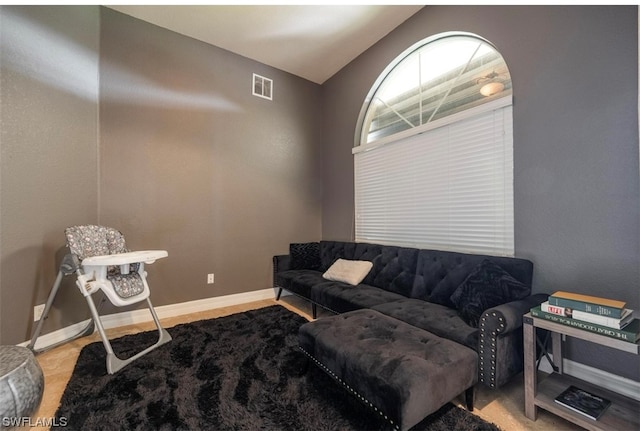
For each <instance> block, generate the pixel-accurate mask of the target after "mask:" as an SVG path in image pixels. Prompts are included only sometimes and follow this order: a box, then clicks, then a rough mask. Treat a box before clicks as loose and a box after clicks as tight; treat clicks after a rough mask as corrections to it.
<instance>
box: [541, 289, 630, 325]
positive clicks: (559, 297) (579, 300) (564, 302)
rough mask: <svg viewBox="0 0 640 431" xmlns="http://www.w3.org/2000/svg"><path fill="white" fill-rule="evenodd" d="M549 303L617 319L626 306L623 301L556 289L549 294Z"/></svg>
mask: <svg viewBox="0 0 640 431" xmlns="http://www.w3.org/2000/svg"><path fill="white" fill-rule="evenodd" d="M549 304H551V305H556V306H558V307H565V308H571V309H572V310H578V311H585V312H587V313H592V314H599V315H601V316H608V317H613V318H615V319H619V318H621V317H622V312H623V311H624V308H625V306H626V303H625V302H623V301H617V300H615V299H608V298H600V297H597V296H591V295H583V294H580V293H573V292H563V291H558V292H555V293H553V294H552V295H551V296H549Z"/></svg>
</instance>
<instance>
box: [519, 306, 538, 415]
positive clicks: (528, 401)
mask: <svg viewBox="0 0 640 431" xmlns="http://www.w3.org/2000/svg"><path fill="white" fill-rule="evenodd" d="M522 330H523V335H524V340H523V341H524V414H525V416H526V417H527V418H529V419H531V420H534V421H535V420H536V418H537V414H538V411H537V408H536V404H535V396H536V386H537V375H536V371H537V370H536V334H535V331H536V328H535V327H534V326H533V322H531V318H529V319H527V318H526V317H525V318H524V324H523V325H522Z"/></svg>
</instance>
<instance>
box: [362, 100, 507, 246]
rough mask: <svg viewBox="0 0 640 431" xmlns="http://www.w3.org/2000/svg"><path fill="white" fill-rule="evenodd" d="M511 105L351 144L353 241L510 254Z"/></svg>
mask: <svg viewBox="0 0 640 431" xmlns="http://www.w3.org/2000/svg"><path fill="white" fill-rule="evenodd" d="M511 115H512V108H511V106H510V105H509V106H501V107H499V108H497V109H495V110H493V111H490V112H480V113H479V114H477V115H474V116H471V117H467V118H464V119H462V120H459V121H457V122H454V123H448V124H444V125H443V126H442V127H439V128H435V129H431V130H428V131H426V132H424V133H422V134H419V135H415V136H410V137H405V138H401V139H399V140H398V141H395V142H393V143H389V144H387V145H382V146H377V147H374V148H371V149H369V150H367V151H361V152H355V154H354V168H355V208H356V241H367V242H377V243H381V244H395V245H401V246H411V247H416V246H417V247H424V248H437V249H444V250H456V251H464V252H472V253H473V252H475V253H483V254H500V255H508V256H512V255H513V252H514V250H513V136H512V130H511Z"/></svg>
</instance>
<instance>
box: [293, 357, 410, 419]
mask: <svg viewBox="0 0 640 431" xmlns="http://www.w3.org/2000/svg"><path fill="white" fill-rule="evenodd" d="M300 350H301V351H302V353H304V354H305V355H306V356H307V357H308V358H310V359H311V360H313V362H314V363H315V364H316V365H317V366H318V367H320V368H321V369H322V370H323V371H324V372H325V373H327V374H328V375H329V376H331V378H332V379H334V380H335V381H337V382H338V383H340V384H341V385H342V386H343V387H344V388H345V389H347V390H348V391H349V392H351V393H352V394H353V395H354V396H355V397H356V398H357V399H358V400H360V402H362V403H364V404H365V405H366V406H369V408H372V409H373V410H374V411H375V412H378V414H379V415H380V416H381V417H383V418H384V419H385V420H386V421H387V422H389V423H390V424H391V425H393V427H394V428H395V429H396V430H399V429H400V426H399V425H398V424H396V423H395V422H394V421H393V420H392V419H391V418H390V417H389V416H388V415H386V414H385V413H384V412H383V411H382V410H380V409H379V408H378V407H377V406H375V405H374V404H373V403H372V402H371V401H369V400H368V399H366V398H365V397H363V396H362V394H360V393H359V392H358V391H356V390H355V389H353V388H352V387H351V386H349V385H348V384H347V383H346V382H345V381H343V380H342V379H341V378H340V377H338V376H337V375H336V374H335V373H334V372H333V371H331V370H330V369H329V368H327V367H326V366H325V365H324V364H323V363H322V362H320V361H318V360H317V359H316V358H314V357H313V355H311V354H310V353H309V352H307V351H306V350H304V349H303V348H302V347H300Z"/></svg>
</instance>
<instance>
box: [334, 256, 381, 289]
mask: <svg viewBox="0 0 640 431" xmlns="http://www.w3.org/2000/svg"><path fill="white" fill-rule="evenodd" d="M372 267H373V264H372V263H371V262H369V261H366V260H346V259H338V260H336V261H335V262H334V263H333V265H331V267H330V268H329V269H327V272H325V273H324V274H322V277H324V278H326V279H327V280H333V281H342V282H344V283H348V284H351V285H353V286H355V285H356V284H360V282H361V281H362V280H364V278H365V277H366V276H367V274H369V271H371V268H372Z"/></svg>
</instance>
